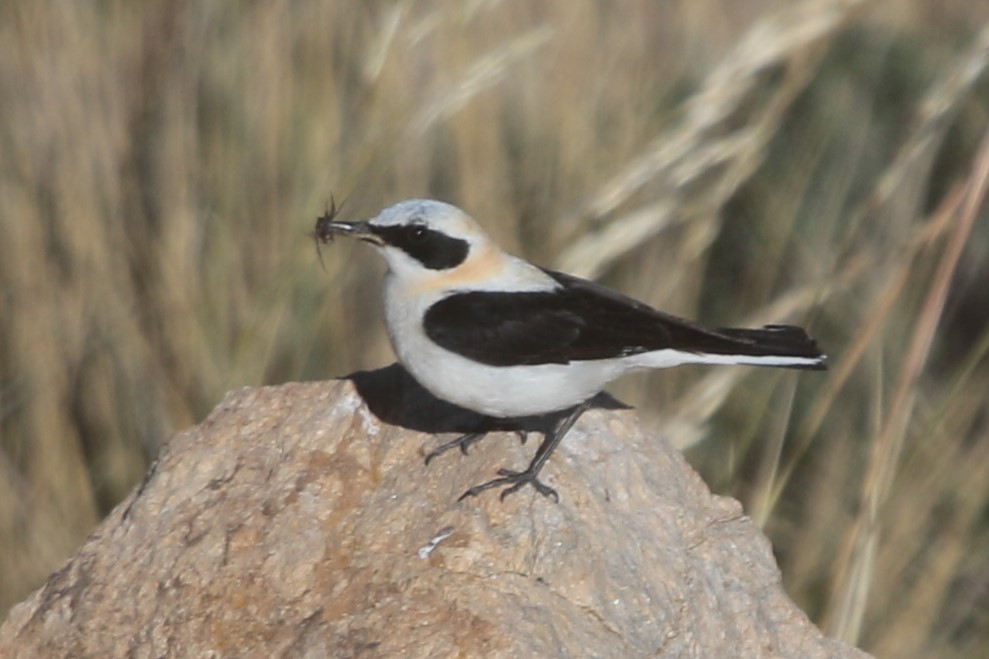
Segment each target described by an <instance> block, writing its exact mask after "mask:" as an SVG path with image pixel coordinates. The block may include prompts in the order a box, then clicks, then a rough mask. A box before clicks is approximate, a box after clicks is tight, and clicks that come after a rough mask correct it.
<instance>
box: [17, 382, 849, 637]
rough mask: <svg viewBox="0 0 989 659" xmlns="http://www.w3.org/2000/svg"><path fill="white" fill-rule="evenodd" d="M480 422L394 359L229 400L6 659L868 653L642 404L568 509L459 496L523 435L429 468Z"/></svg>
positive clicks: (565, 501)
mask: <svg viewBox="0 0 989 659" xmlns="http://www.w3.org/2000/svg"><path fill="white" fill-rule="evenodd" d="M605 406H606V407H607V405H605ZM612 407H614V406H612ZM534 423H535V422H534ZM542 423H543V425H545V424H546V423H548V421H547V420H542ZM483 425H484V420H482V419H479V418H478V417H475V416H474V415H471V414H470V413H467V412H464V411H462V410H457V409H455V408H451V407H450V406H448V405H445V404H444V403H441V402H439V401H437V400H435V399H433V398H432V397H430V396H429V395H428V394H426V393H425V392H424V391H423V390H421V389H420V388H419V387H418V386H417V385H415V383H414V382H412V381H411V379H410V378H409V377H408V376H407V375H406V374H405V373H404V371H402V370H401V369H400V368H399V367H397V366H392V367H389V368H386V369H382V370H380V371H374V372H369V373H360V374H356V375H355V376H353V377H351V378H349V379H346V380H339V381H332V382H314V383H301V384H286V385H282V386H277V387H265V388H259V389H241V390H238V391H234V392H231V393H230V394H228V395H227V397H226V398H225V399H224V400H223V402H222V403H220V405H219V406H218V407H217V408H216V409H215V410H214V411H213V413H212V414H210V416H209V417H208V418H207V419H206V420H205V421H204V422H203V423H201V424H200V425H198V426H196V427H194V428H191V429H189V430H187V431H185V432H182V433H179V434H177V435H175V436H174V437H173V438H172V439H171V440H170V442H169V443H168V445H167V446H166V447H165V448H164V450H163V451H162V454H161V456H160V458H159V460H158V463H157V464H156V466H155V467H154V468H153V471H152V472H151V473H150V474H149V476H148V479H147V480H146V482H145V483H144V484H143V485H142V487H141V488H138V489H137V490H135V492H134V493H133V494H132V495H131V496H130V497H129V498H128V500H127V501H125V502H123V503H122V504H121V505H120V506H119V507H118V508H117V509H116V510H114V512H113V513H112V514H111V515H110V516H109V517H107V519H106V520H104V521H103V523H102V524H101V525H100V526H99V528H97V529H96V531H94V532H93V534H92V535H91V536H90V538H89V539H88V541H87V542H86V544H85V545H84V546H83V547H82V548H81V549H80V550H79V551H78V552H77V553H76V554H75V556H73V557H72V558H71V559H70V560H69V561H68V562H67V564H66V565H65V566H64V567H63V568H62V569H61V570H59V571H58V572H56V573H55V574H54V575H52V577H51V578H50V579H49V581H48V583H47V584H46V585H45V586H44V587H42V588H41V589H40V590H38V591H37V592H35V593H34V594H33V595H32V596H31V597H30V598H28V599H27V600H26V601H24V602H23V603H21V604H20V605H18V606H17V607H15V608H14V609H13V610H12V611H11V613H10V615H9V617H8V619H7V620H6V622H5V623H4V624H3V626H2V627H0V656H4V657H15V656H16V657H30V656H38V657H69V656H71V657H122V656H133V657H163V656H203V657H205V656H214V657H242V656H251V657H255V656H256V657H271V656H292V657H355V656H358V655H360V656H368V657H372V656H383V657H399V656H401V657H427V656H428V657H446V656H464V657H481V656H483V657H515V656H543V657H562V656H568V657H578V656H595V657H639V656H664V657H666V656H669V657H729V656H731V657H854V656H865V655H864V654H862V653H860V652H859V651H857V650H855V649H853V648H849V647H847V646H845V645H842V644H841V643H839V642H837V641H834V640H832V639H828V638H826V637H824V636H823V635H822V634H821V633H820V632H819V631H818V630H817V629H816V628H815V627H814V626H813V625H812V624H811V623H810V622H809V621H808V620H807V618H806V616H805V615H804V614H803V613H802V612H801V611H800V610H799V609H798V608H797V607H796V606H795V605H794V604H793V603H792V602H791V601H790V599H789V598H788V597H787V596H786V594H785V593H784V592H783V590H782V588H781V586H780V575H779V571H778V569H777V567H776V564H775V562H774V560H773V558H772V555H771V552H770V547H769V543H768V541H767V540H766V538H765V537H764V536H763V535H762V534H761V533H760V532H759V530H758V529H757V528H756V526H755V525H754V524H753V523H752V522H751V521H750V520H749V519H748V518H747V517H745V516H744V515H743V513H742V510H741V507H740V505H739V504H738V502H736V501H734V500H733V499H728V498H724V497H716V496H712V495H711V494H710V492H709V491H708V489H707V487H706V486H705V485H704V483H703V482H701V480H700V478H699V477H698V476H697V475H696V474H695V473H694V471H693V470H691V468H690V467H689V466H688V465H687V464H686V462H685V461H684V459H683V458H682V456H681V455H680V454H679V453H677V452H676V451H675V450H673V449H671V448H670V447H669V446H668V445H667V444H666V443H665V442H664V441H662V440H661V439H659V438H657V437H651V436H648V435H647V434H645V433H643V431H642V430H641V429H640V428H639V426H638V425H637V422H636V417H635V415H634V413H632V412H628V411H616V410H614V409H594V410H591V411H589V412H588V413H586V414H585V415H584V416H583V417H582V419H581V420H580V421H579V422H578V423H577V425H576V426H575V427H574V428H573V430H572V431H571V432H570V434H569V435H568V437H567V438H566V440H565V441H564V442H563V445H562V446H561V448H560V450H558V451H557V452H556V454H555V455H554V456H553V457H552V459H551V460H550V461H549V463H548V465H547V467H546V468H545V470H544V471H543V478H544V480H545V481H546V482H547V484H550V485H552V486H554V487H555V488H557V489H558V490H559V492H560V499H561V500H560V503H558V504H556V503H553V502H552V500H550V499H546V498H544V497H542V496H540V495H539V494H537V493H536V492H535V491H534V490H533V489H532V488H524V489H523V490H522V491H521V492H518V493H516V494H514V495H512V496H509V497H508V498H506V499H505V501H504V502H502V501H499V498H498V495H497V491H489V492H485V493H483V494H482V495H481V496H480V497H478V498H473V499H467V500H465V501H463V502H459V503H458V502H457V497H458V496H459V495H460V494H461V493H462V492H463V491H464V490H466V489H467V488H468V487H470V486H471V485H474V484H477V483H479V482H482V481H486V480H488V479H490V478H492V477H494V475H495V471H496V470H497V468H499V467H503V466H508V467H514V468H521V467H524V466H525V465H526V464H527V463H528V460H529V459H530V457H531V455H532V452H533V451H534V450H535V447H534V444H536V443H537V442H536V441H530V442H528V444H527V445H526V446H522V445H521V444H520V442H519V441H518V439H517V436H516V435H515V434H513V433H506V432H499V433H494V434H492V435H491V436H489V437H488V438H486V439H485V440H484V441H482V442H480V443H478V444H475V445H474V446H473V447H472V448H471V451H470V455H469V456H466V457H465V456H462V455H460V454H459V452H456V451H451V452H448V453H445V454H443V455H442V456H440V457H438V458H437V459H436V460H434V461H433V462H432V463H431V464H430V465H429V466H428V467H426V466H424V465H423V461H422V455H423V451H424V450H428V449H430V448H433V447H435V446H436V445H438V444H439V443H440V442H442V441H446V440H449V439H450V438H452V437H453V435H443V436H441V437H434V436H431V435H429V434H423V433H422V431H429V432H440V431H442V432H453V431H457V430H471V429H475V428H476V427H479V426H483ZM540 439H541V437H538V436H536V437H533V440H540Z"/></svg>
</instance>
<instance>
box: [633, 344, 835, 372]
mask: <svg viewBox="0 0 989 659" xmlns="http://www.w3.org/2000/svg"><path fill="white" fill-rule="evenodd" d="M628 360H629V362H630V363H632V364H633V365H634V366H636V367H638V368H670V367H672V366H681V365H683V364H734V365H740V366H741V365H744V366H798V367H799V366H805V367H814V366H820V365H822V364H824V363H826V362H827V357H825V356H823V355H822V356H820V357H786V356H780V355H759V356H754V355H712V354H706V353H696V352H686V351H683V350H673V349H669V348H668V349H666V350H655V351H653V352H645V353H642V354H641V355H634V356H632V357H629V358H628Z"/></svg>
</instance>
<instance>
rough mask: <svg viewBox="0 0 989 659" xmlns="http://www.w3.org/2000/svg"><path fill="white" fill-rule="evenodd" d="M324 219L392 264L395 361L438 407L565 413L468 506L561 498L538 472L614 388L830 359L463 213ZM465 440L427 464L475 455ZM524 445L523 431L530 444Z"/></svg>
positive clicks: (415, 205)
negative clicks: (512, 241) (698, 368)
mask: <svg viewBox="0 0 989 659" xmlns="http://www.w3.org/2000/svg"><path fill="white" fill-rule="evenodd" d="M339 213H340V209H339V208H338V207H337V206H336V204H335V202H334V203H333V204H332V205H331V206H330V207H329V208H328V209H327V211H326V212H325V213H324V214H323V215H321V216H319V217H318V219H317V221H316V227H315V230H314V231H313V232H312V234H311V235H312V237H313V239H314V240H315V241H316V245H317V249H318V247H319V246H320V244H326V243H331V242H332V241H333V239H334V238H335V236H337V235H341V236H348V237H351V238H356V239H358V240H361V241H364V242H366V243H369V244H370V245H372V246H373V247H374V249H375V250H376V251H377V252H378V253H379V254H380V255H381V256H382V257H384V261H385V263H386V265H387V272H386V273H385V275H384V279H383V282H382V302H383V306H384V318H385V324H386V326H387V330H388V336H389V338H390V340H391V344H392V347H393V349H394V351H395V354H396V356H397V357H398V360H399V362H400V363H401V364H402V366H404V367H405V369H406V370H407V371H408V372H409V373H410V374H411V375H412V377H413V378H415V380H416V381H417V382H418V383H419V384H421V385H422V386H423V387H424V388H425V389H426V390H428V391H429V392H430V393H432V394H433V395H434V396H436V397H437V398H440V399H442V400H445V401H447V402H449V403H453V404H454V405H457V406H460V407H462V408H466V409H468V410H472V411H474V412H478V413H480V414H483V415H486V416H488V417H493V418H496V419H516V418H523V417H532V416H541V415H548V414H551V413H561V414H565V415H562V416H561V419H562V421H561V422H560V423H559V425H558V426H557V427H556V428H555V429H554V430H552V431H548V432H547V433H546V435H545V437H544V438H543V441H542V443H541V444H540V446H539V447H538V449H537V450H536V453H535V456H534V457H533V458H532V461H531V462H530V463H529V465H528V467H526V468H525V469H523V470H521V471H518V470H513V469H507V468H503V469H499V470H498V472H497V474H498V477H497V478H494V479H492V480H489V481H487V482H485V483H481V484H479V485H475V486H474V487H471V488H470V489H468V490H467V491H466V492H464V493H463V495H461V497H460V500H462V499H464V498H466V497H470V496H477V495H478V494H480V493H481V492H484V491H485V490H489V489H493V488H498V487H501V488H502V491H501V499H502V500H504V498H505V496H506V495H508V494H511V493H513V492H517V491H518V490H519V489H521V488H522V487H524V486H526V485H529V486H532V487H533V488H535V490H536V491H538V492H539V493H540V494H542V495H544V496H546V497H550V498H552V499H553V500H555V501H559V494H558V493H557V492H556V490H555V489H554V488H552V487H550V486H549V485H546V484H545V483H544V482H543V481H541V480H540V479H539V478H538V476H539V473H540V470H541V469H542V468H543V466H544V465H545V464H546V462H547V460H548V459H549V457H550V455H552V453H553V451H554V450H555V449H556V448H557V446H559V444H560V442H561V441H562V440H563V437H564V436H565V435H566V434H567V432H569V430H570V429H571V427H572V426H573V425H574V423H576V421H577V419H578V418H579V417H580V415H581V414H582V413H583V412H584V411H585V410H586V409H587V408H588V406H589V405H590V402H591V400H592V399H593V398H594V397H595V396H596V395H597V394H598V393H600V392H601V391H602V390H603V389H604V387H606V386H607V385H608V384H609V383H610V382H612V381H614V380H616V379H618V378H620V377H621V376H623V375H625V374H626V373H629V372H633V371H640V370H645V369H658V368H668V367H672V366H677V365H681V364H746V365H754V366H774V367H784V368H795V369H809V370H824V369H826V368H827V356H826V355H825V354H824V353H822V352H821V350H820V349H819V348H818V346H817V343H816V341H815V340H814V339H812V338H811V337H810V336H809V335H808V334H807V332H806V331H805V330H803V329H801V328H799V327H796V326H792V325H766V326H764V327H761V328H758V329H742V328H723V327H722V328H708V327H705V326H703V325H701V324H698V323H696V322H693V321H689V320H685V319H683V318H678V317H676V316H673V315H671V314H668V313H664V312H662V311H659V310H657V309H654V308H653V307H651V306H649V305H647V304H645V303H644V302H640V301H638V300H635V299H633V298H631V297H628V296H626V295H623V294H622V293H619V292H617V291H614V290H612V289H609V288H606V287H605V286H602V285H600V284H597V283H595V282H592V281H589V280H585V279H582V278H579V277H576V276H573V275H569V274H565V273H562V272H556V271H554V270H550V269H547V268H541V267H538V266H536V265H534V264H532V263H530V262H528V261H526V260H525V259H523V258H520V257H518V256H514V255H512V254H509V253H508V252H506V251H504V250H502V249H501V248H500V247H499V246H498V245H497V244H496V243H495V242H494V240H492V238H490V237H489V236H488V235H487V233H486V232H485V231H484V230H483V229H482V228H481V226H480V225H479V224H478V223H477V222H476V221H475V220H474V219H473V218H472V217H471V216H470V215H468V214H467V213H466V212H464V211H463V210H461V209H460V208H458V207H456V206H454V205H451V204H448V203H445V202H441V201H435V200H430V199H409V200H405V201H401V202H399V203H396V204H394V205H392V206H389V207H387V208H385V209H384V210H382V211H381V212H380V213H378V214H377V215H376V216H375V217H373V218H371V219H369V220H363V221H347V220H343V219H339V218H338V215H339ZM482 436H483V434H482V433H467V434H465V435H462V436H460V437H458V438H457V439H455V440H453V441H452V442H447V443H446V444H443V445H442V446H440V447H439V448H437V449H436V450H434V451H432V452H431V453H430V454H429V455H427V456H426V462H427V464H428V463H429V461H430V460H431V459H432V458H434V457H436V456H437V455H439V454H440V453H442V452H444V451H446V450H448V449H450V448H454V447H459V448H460V450H461V451H462V452H463V453H464V454H466V453H467V447H468V446H470V445H471V444H472V443H473V442H475V441H477V440H478V439H480V438H481V437H482ZM522 438H523V441H524V439H525V435H524V434H523V435H522Z"/></svg>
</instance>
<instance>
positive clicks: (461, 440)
mask: <svg viewBox="0 0 989 659" xmlns="http://www.w3.org/2000/svg"><path fill="white" fill-rule="evenodd" d="M484 434H485V433H483V432H469V433H466V434H463V435H461V436H460V437H457V438H456V439H455V440H453V441H452V442H447V443H446V444H441V445H439V446H437V447H436V448H434V449H433V450H432V451H430V452H429V453H427V454H426V464H429V462H430V461H431V460H432V459H433V458H435V457H436V456H437V455H440V454H441V453H446V452H447V451H449V450H450V449H452V448H458V447H459V448H460V452H461V453H463V454H464V455H467V449H468V448H470V445H471V444H473V443H475V442H478V441H480V440H482V439H484Z"/></svg>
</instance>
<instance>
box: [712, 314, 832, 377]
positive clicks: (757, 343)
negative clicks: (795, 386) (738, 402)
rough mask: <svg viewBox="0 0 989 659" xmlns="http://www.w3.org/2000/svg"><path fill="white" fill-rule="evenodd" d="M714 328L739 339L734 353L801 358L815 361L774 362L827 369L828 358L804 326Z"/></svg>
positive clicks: (814, 369)
mask: <svg viewBox="0 0 989 659" xmlns="http://www.w3.org/2000/svg"><path fill="white" fill-rule="evenodd" d="M715 331H716V332H717V333H718V334H723V335H724V336H727V337H729V338H731V339H735V340H736V341H738V343H737V344H736V345H735V346H734V347H733V349H732V353H733V354H738V355H750V356H753V357H801V358H806V359H812V360H815V361H812V362H805V363H800V364H773V365H774V366H780V367H783V368H800V369H806V370H813V371H824V370H827V368H828V358H827V356H826V355H825V354H824V353H823V352H821V350H820V348H818V347H817V342H816V341H815V340H814V339H812V338H811V337H810V336H808V334H807V332H805V331H804V330H803V329H801V328H799V327H796V326H794V325H766V326H765V327H763V328H761V329H738V328H734V327H720V328H718V329H717V330H715ZM768 365H769V364H767V366H768Z"/></svg>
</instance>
